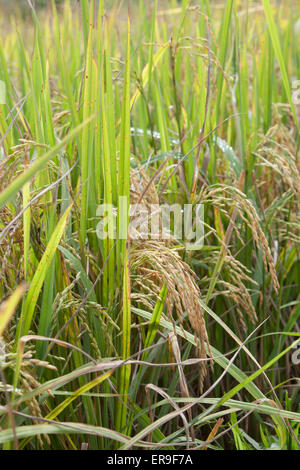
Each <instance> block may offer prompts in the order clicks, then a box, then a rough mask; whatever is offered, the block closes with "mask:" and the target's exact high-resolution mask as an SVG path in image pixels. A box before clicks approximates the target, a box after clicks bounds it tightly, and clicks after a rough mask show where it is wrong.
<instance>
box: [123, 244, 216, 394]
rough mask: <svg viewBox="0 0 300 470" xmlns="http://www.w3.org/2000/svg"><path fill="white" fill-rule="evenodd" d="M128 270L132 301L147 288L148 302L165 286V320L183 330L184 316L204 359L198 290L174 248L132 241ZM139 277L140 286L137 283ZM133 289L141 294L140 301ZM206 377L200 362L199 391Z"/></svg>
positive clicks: (205, 342) (205, 346) (206, 345)
mask: <svg viewBox="0 0 300 470" xmlns="http://www.w3.org/2000/svg"><path fill="white" fill-rule="evenodd" d="M130 269H131V277H132V291H133V292H134V294H133V297H132V298H133V299H134V300H136V301H141V302H143V301H144V293H143V289H144V287H145V286H147V287H146V288H147V294H148V295H149V293H150V292H151V289H152V288H153V291H152V298H153V299H155V298H157V295H158V294H157V292H158V291H159V290H160V289H161V287H162V285H163V284H165V285H166V287H167V290H168V294H167V298H166V307H167V315H168V317H169V318H170V320H171V321H172V322H173V324H174V325H175V319H176V318H177V319H178V322H179V324H180V326H181V327H182V329H183V323H184V317H185V314H186V315H187V317H188V320H189V323H190V325H191V327H192V330H193V332H194V334H195V339H196V343H197V348H196V350H197V355H198V356H199V357H200V358H202V359H206V358H207V353H208V354H209V355H210V347H209V342H208V335H207V331H206V325H205V320H204V312H203V309H202V307H201V304H200V302H199V299H200V298H201V293H200V289H199V287H198V286H197V283H196V279H195V274H194V273H193V271H192V270H191V268H190V267H189V266H188V264H187V263H185V262H184V261H183V260H182V259H181V257H180V256H179V254H178V252H177V251H176V250H175V249H174V248H172V247H169V246H166V245H165V244H164V242H163V241H161V240H158V241H154V240H143V241H138V240H135V241H134V243H132V245H131V256H130ZM139 276H140V277H141V279H142V280H143V282H137V279H138V277H139ZM154 286H155V287H154ZM157 286H158V288H157ZM136 288H138V289H141V290H142V292H141V296H140V298H139V295H138V293H137V292H136ZM174 315H176V317H175V316H174ZM206 374H207V367H206V362H205V361H203V362H201V363H200V378H199V381H200V388H201V390H202V389H203V383H204V378H205V376H206Z"/></svg>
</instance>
